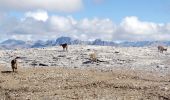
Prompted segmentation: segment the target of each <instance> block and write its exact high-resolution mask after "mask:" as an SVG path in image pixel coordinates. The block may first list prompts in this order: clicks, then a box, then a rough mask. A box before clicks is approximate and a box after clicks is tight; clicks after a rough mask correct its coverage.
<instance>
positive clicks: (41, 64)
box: [39, 63, 48, 66]
mask: <svg viewBox="0 0 170 100" xmlns="http://www.w3.org/2000/svg"><path fill="white" fill-rule="evenodd" d="M39 66H48V65H47V64H43V63H39Z"/></svg>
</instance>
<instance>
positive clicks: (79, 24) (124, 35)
mask: <svg viewBox="0 0 170 100" xmlns="http://www.w3.org/2000/svg"><path fill="white" fill-rule="evenodd" d="M60 36H70V37H72V38H74V39H81V40H94V39H98V38H100V39H103V40H110V41H111V40H115V41H117V40H123V41H125V40H130V41H140V40H169V38H170V23H154V22H147V21H141V20H140V19H139V18H138V17H136V16H127V17H125V18H124V19H122V21H121V22H120V23H119V24H116V23H114V22H113V21H112V20H110V19H108V18H105V19H100V18H93V19H88V18H84V19H81V20H76V19H74V18H73V17H72V16H67V17H65V16H57V15H48V13H47V12H46V11H43V10H38V11H35V12H26V13H25V16H24V17H23V18H21V19H20V20H18V19H15V18H9V17H7V16H5V15H4V16H1V17H0V39H1V40H2V39H4V38H6V37H8V38H14V39H21V40H39V39H44V40H48V39H56V38H57V37H60Z"/></svg>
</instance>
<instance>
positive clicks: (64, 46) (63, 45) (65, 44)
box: [60, 43, 68, 51]
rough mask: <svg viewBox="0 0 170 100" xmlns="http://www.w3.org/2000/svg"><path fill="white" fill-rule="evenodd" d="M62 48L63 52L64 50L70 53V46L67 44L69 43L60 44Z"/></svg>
mask: <svg viewBox="0 0 170 100" xmlns="http://www.w3.org/2000/svg"><path fill="white" fill-rule="evenodd" d="M60 46H62V47H63V51H64V50H66V51H68V44H67V43H64V44H60Z"/></svg>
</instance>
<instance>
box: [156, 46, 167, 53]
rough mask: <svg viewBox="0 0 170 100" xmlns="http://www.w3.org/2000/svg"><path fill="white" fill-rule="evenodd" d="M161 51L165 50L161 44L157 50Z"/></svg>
mask: <svg viewBox="0 0 170 100" xmlns="http://www.w3.org/2000/svg"><path fill="white" fill-rule="evenodd" d="M163 51H167V48H164V47H163V46H160V45H159V46H158V52H160V53H163Z"/></svg>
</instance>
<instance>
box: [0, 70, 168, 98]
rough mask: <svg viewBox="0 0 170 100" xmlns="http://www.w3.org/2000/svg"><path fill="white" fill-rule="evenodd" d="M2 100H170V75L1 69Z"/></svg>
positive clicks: (0, 95) (127, 71)
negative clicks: (16, 71) (14, 71)
mask: <svg viewBox="0 0 170 100" xmlns="http://www.w3.org/2000/svg"><path fill="white" fill-rule="evenodd" d="M0 98H1V99H6V100H7V99H8V100H13V99H17V100H26V99H27V100H29V99H30V100H71V99H73V100H170V75H167V76H159V75H157V74H156V73H149V72H141V71H129V70H114V71H112V70H110V71H101V70H97V69H71V68H54V67H46V68H22V69H19V71H18V73H11V72H10V71H4V70H2V69H1V73H0Z"/></svg>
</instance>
